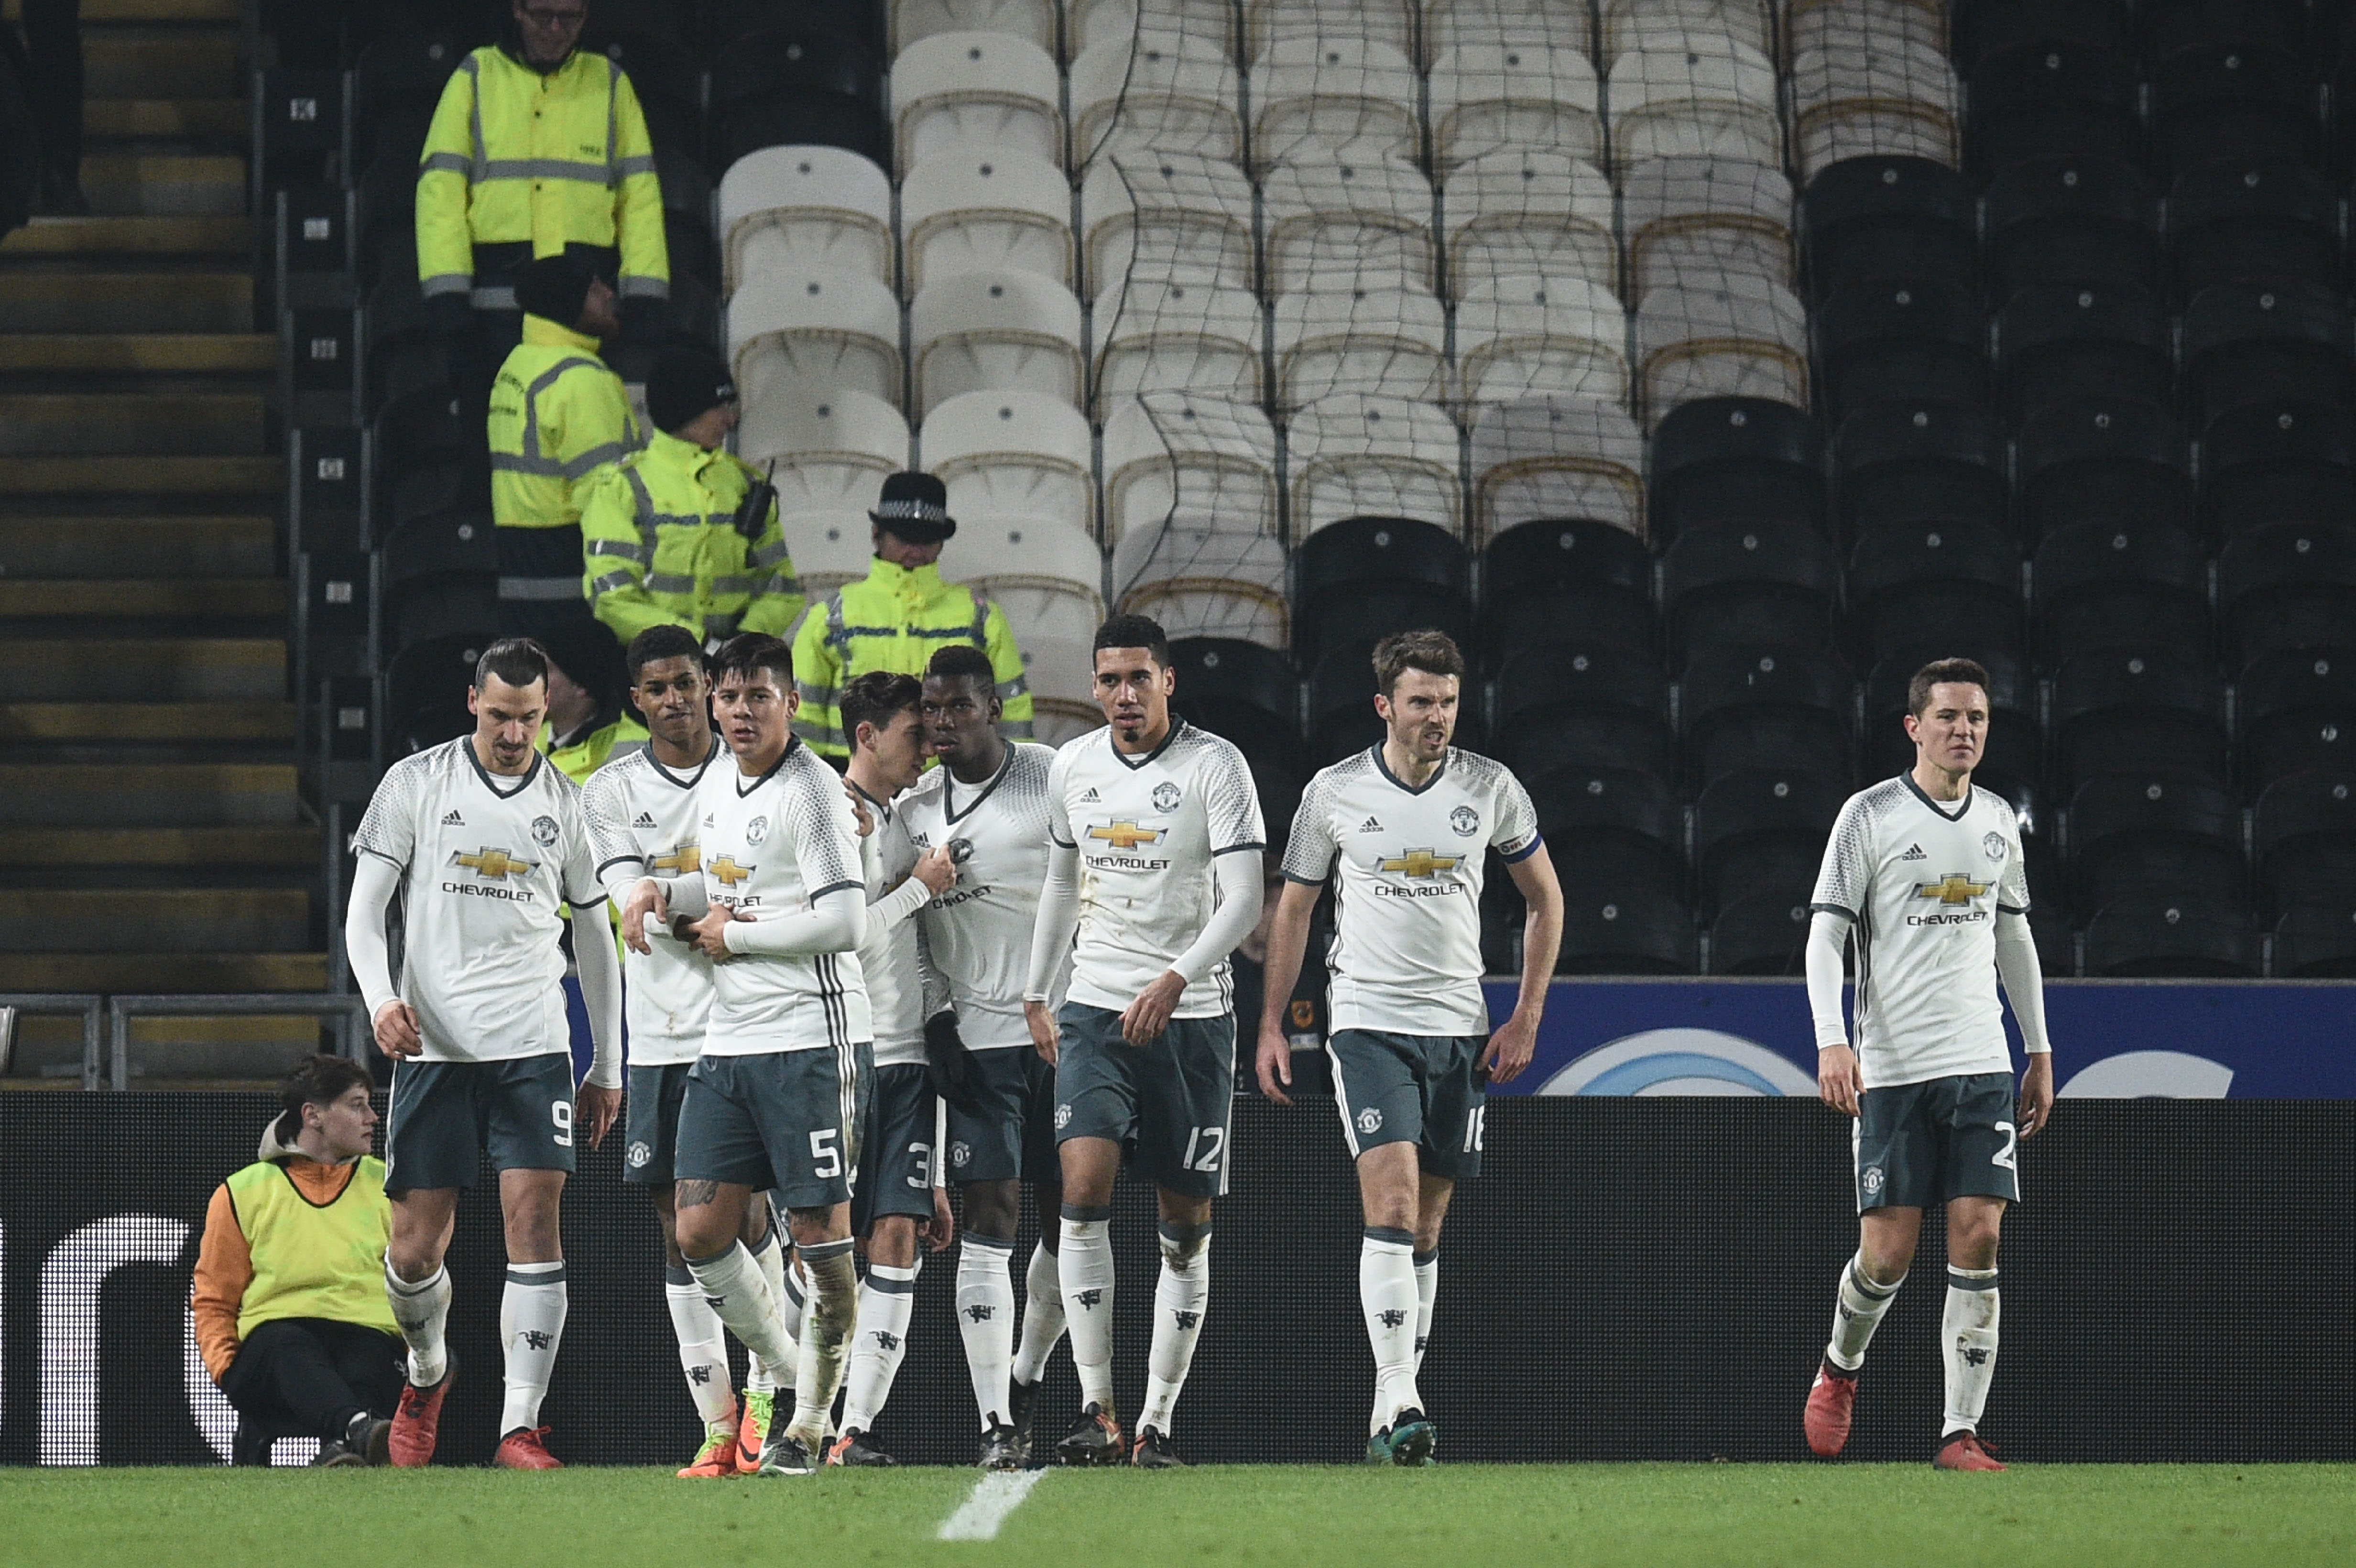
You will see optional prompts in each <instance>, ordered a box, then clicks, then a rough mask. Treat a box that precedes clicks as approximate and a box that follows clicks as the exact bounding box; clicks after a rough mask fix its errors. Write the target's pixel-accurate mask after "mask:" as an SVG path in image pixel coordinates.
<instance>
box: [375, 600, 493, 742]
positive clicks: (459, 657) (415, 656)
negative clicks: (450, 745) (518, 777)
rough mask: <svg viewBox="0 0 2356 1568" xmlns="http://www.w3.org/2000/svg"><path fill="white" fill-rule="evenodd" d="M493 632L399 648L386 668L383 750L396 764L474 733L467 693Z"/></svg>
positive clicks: (434, 639)
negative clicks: (414, 754) (406, 757)
mask: <svg viewBox="0 0 2356 1568" xmlns="http://www.w3.org/2000/svg"><path fill="white" fill-rule="evenodd" d="M491 638H492V632H491V628H490V627H488V626H484V627H480V628H477V629H476V630H474V631H472V632H468V633H463V634H458V635H448V636H440V637H430V638H427V639H426V640H424V641H423V642H417V643H412V644H411V645H408V646H407V647H404V648H402V649H400V650H399V651H398V652H396V653H395V654H394V655H393V656H392V657H391V659H390V660H388V661H387V663H386V665H385V668H384V716H385V750H386V752H387V753H388V754H389V755H391V757H393V758H395V759H396V760H397V759H399V758H401V757H405V756H408V755H410V754H412V752H422V751H423V750H424V749H425V748H426V747H428V746H433V745H438V744H440V743H441V742H442V741H449V740H455V739H456V738H457V737H458V736H460V735H464V734H466V733H468V732H470V731H472V730H473V729H474V728H475V719H474V715H472V714H471V713H469V712H467V711H466V692H467V689H468V688H470V687H471V686H473V685H474V681H475V661H476V660H477V659H479V658H481V657H482V656H483V650H484V649H485V648H486V647H487V646H489V645H490V643H491Z"/></svg>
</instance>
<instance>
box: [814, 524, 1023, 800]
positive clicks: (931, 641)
mask: <svg viewBox="0 0 2356 1568" xmlns="http://www.w3.org/2000/svg"><path fill="white" fill-rule="evenodd" d="M950 643H970V644H972V645H974V646H975V647H978V648H980V650H981V651H982V652H984V653H986V654H988V655H989V656H990V667H991V671H992V672H993V673H994V674H995V675H996V676H997V677H998V698H999V700H1000V701H1001V702H1003V703H1004V704H1005V705H1006V707H1005V711H1004V712H1003V713H1002V714H1001V716H1000V720H999V733H1001V734H1002V735H1004V736H1006V737H1007V738H1008V739H1009V740H1018V741H1027V740H1029V739H1030V738H1031V719H1032V714H1031V688H1030V687H1029V686H1028V685H1027V684H1026V683H1025V682H1024V681H1023V651H1022V650H1021V649H1020V648H1018V647H1016V646H1015V645H1014V633H1013V630H1012V628H1011V627H1009V626H1008V625H1007V624H1006V613H1005V612H1004V611H1002V610H1001V609H1000V608H999V607H998V606H997V605H995V604H993V603H991V602H990V596H989V595H988V594H987V593H985V592H982V591H981V590H980V589H979V588H969V587H966V586H964V585H962V584H958V583H954V582H944V581H941V569H940V568H939V567H937V566H920V567H917V568H916V569H915V570H913V571H911V570H910V569H909V568H907V567H905V566H894V565H893V564H892V563H891V562H890V561H888V560H884V559H883V557H881V556H878V557H876V558H875V561H874V564H873V565H872V566H870V567H869V568H868V571H867V575H866V576H865V577H863V578H862V579H860V580H859V581H856V582H846V583H844V584H843V585H842V586H841V588H840V589H839V590H837V591H836V592H835V593H834V596H833V597H832V598H830V599H829V600H828V601H827V602H826V603H824V604H818V605H812V606H811V608H810V613H809V619H807V620H805V621H804V622H803V623H802V629H801V632H800V634H799V635H797V636H796V637H795V638H794V688H795V689H796V690H797V691H798V692H799V693H800V694H801V709H800V711H799V712H798V713H796V714H795V715H794V733H795V734H797V735H798V736H800V737H801V738H802V741H804V743H806V744H807V745H809V747H810V749H811V750H813V751H815V752H819V754H821V755H823V756H830V757H848V756H850V755H851V742H850V741H849V739H848V738H847V737H846V736H845V735H844V734H843V732H842V709H841V703H842V688H844V687H845V686H847V685H849V684H850V683H851V681H852V680H853V679H855V678H856V677H860V676H862V675H865V674H867V673H868V672H869V671H870V670H878V669H881V670H890V671H893V672H894V673H895V674H900V675H913V676H916V677H918V678H920V679H921V678H922V677H923V676H924V673H925V667H926V665H927V664H930V663H931V662H932V657H933V653H934V650H936V649H937V648H940V647H943V646H945V645H948V644H950Z"/></svg>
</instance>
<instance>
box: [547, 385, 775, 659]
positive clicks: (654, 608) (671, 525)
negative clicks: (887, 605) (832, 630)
mask: <svg viewBox="0 0 2356 1568" xmlns="http://www.w3.org/2000/svg"><path fill="white" fill-rule="evenodd" d="M758 477H759V475H756V474H755V473H754V471H753V470H752V469H751V468H749V467H747V466H746V465H745V464H744V463H743V462H742V461H740V460H739V459H738V458H736V457H735V456H734V455H733V454H732V453H728V452H726V451H724V450H722V449H719V448H713V449H712V450H709V451H707V450H705V449H704V448H702V447H701V446H698V445H696V444H695V443H693V442H691V441H681V440H680V438H679V437H677V436H675V435H672V434H669V432H664V431H657V432H654V434H652V435H651V436H649V437H648V439H647V444H646V447H645V449H644V450H643V451H640V452H637V453H632V454H631V455H630V456H629V457H626V458H625V459H624V460H623V461H622V462H621V463H619V464H616V466H615V467H613V468H611V469H608V470H607V471H606V472H605V473H603V474H600V475H597V477H596V478H595V479H594V480H593V481H592V482H591V483H590V485H589V486H588V487H587V490H586V493H585V494H584V497H583V500H582V504H581V549H582V560H583V565H584V571H583V588H584V592H586V593H587V594H588V596H589V608H590V610H591V612H592V613H594V614H595V615H596V617H597V619H599V620H600V621H603V622H604V623H605V624H606V625H608V626H611V627H612V628H613V629H614V635H616V637H619V638H620V639H621V640H622V641H623V642H624V643H628V642H629V640H630V639H631V638H633V637H635V636H637V635H638V634H639V633H640V632H643V631H645V630H646V629H647V628H648V626H684V627H686V628H687V629H688V630H689V631H691V632H692V633H694V634H695V635H696V636H697V637H699V638H702V639H705V640H709V639H711V638H712V637H726V636H733V635H734V634H736V633H738V632H766V633H767V634H768V635H770V636H773V637H782V636H784V635H786V633H787V631H788V630H789V629H790V628H791V627H792V625H793V624H794V617H795V616H797V615H798V614H800V613H802V585H801V582H800V581H799V580H798V579H797V578H796V577H795V576H794V563H793V559H792V557H791V556H790V555H788V554H787V550H786V535H785V529H784V527H783V526H782V525H781V524H780V523H779V521H778V519H777V507H776V501H774V500H772V501H771V502H770V503H769V515H768V517H766V518H765V519H763V521H762V525H761V533H760V537H759V538H758V539H754V540H751V541H749V542H748V541H747V540H746V539H745V538H744V535H743V534H741V533H739V532H737V531H736V524H735V519H736V508H737V507H738V505H739V504H741V503H742V502H743V501H744V493H745V491H747V490H748V489H750V488H751V487H752V486H753V485H754V484H755V481H756V480H757V479H758Z"/></svg>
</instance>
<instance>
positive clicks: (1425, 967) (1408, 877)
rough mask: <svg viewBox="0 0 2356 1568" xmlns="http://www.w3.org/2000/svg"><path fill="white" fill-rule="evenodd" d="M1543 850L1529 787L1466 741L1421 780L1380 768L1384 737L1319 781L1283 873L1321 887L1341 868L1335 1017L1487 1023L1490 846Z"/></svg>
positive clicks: (1459, 1030)
mask: <svg viewBox="0 0 2356 1568" xmlns="http://www.w3.org/2000/svg"><path fill="white" fill-rule="evenodd" d="M1537 847H1538V823H1537V811H1536V810H1535V809H1533V808H1532V806H1531V805H1530V796H1529V792H1528V791H1527V790H1525V789H1524V788H1523V787H1522V785H1521V781H1519V780H1518V779H1516V778H1515V777H1514V775H1513V774H1512V773H1509V772H1507V771H1506V769H1505V764H1504V763H1496V762H1492V761H1491V760H1490V759H1488V758H1487V757H1481V756H1475V755H1474V754H1472V752H1460V751H1457V750H1455V749H1454V748H1452V747H1451V748H1450V750H1449V752H1448V755H1447V756H1446V757H1445V758H1443V759H1442V760H1441V762H1440V771H1439V772H1438V773H1435V774H1433V775H1432V777H1431V779H1430V781H1429V782H1428V783H1426V784H1424V785H1423V787H1422V788H1420V789H1409V788H1408V786H1407V785H1406V784H1401V783H1400V782H1399V781H1398V778H1397V777H1396V776H1395V775H1394V774H1393V773H1391V771H1390V769H1389V768H1388V767H1387V766H1385V765H1384V763H1383V753H1382V748H1381V747H1380V746H1373V747H1369V748H1368V749H1367V750H1365V751H1363V752H1359V753H1358V754H1357V755H1356V756H1355V757H1349V758H1345V759H1344V760H1343V761H1341V762H1338V763H1334V764H1333V766H1332V767H1330V768H1327V769H1325V770H1323V772H1321V773H1318V774H1317V776H1316V777H1315V778H1312V779H1311V780H1310V781H1309V787H1308V788H1307V789H1305V790H1303V791H1302V792H1301V809H1300V810H1299V811H1298V812H1297V813H1295V815H1294V816H1293V818H1292V840H1291V842H1290V844H1288V845H1287V846H1286V847H1285V851H1284V875H1285V877H1286V878H1287V879H1288V880H1291V881H1296V882H1303V883H1306V884H1308V885H1310V886H1312V887H1314V886H1316V885H1317V884H1319V883H1321V882H1323V881H1324V880H1326V878H1327V877H1329V876H1330V877H1332V878H1333V912H1334V933H1333V946H1332V947H1331V949H1330V950H1329V951H1328V952H1327V954H1326V965H1327V967H1328V968H1329V969H1330V970H1331V971H1332V973H1333V985H1332V987H1331V988H1330V989H1329V991H1328V993H1327V995H1328V998H1329V1003H1330V1006H1331V1008H1332V1011H1333V1028H1335V1029H1387V1030H1389V1031H1391V1032H1394V1033H1398V1034H1419V1035H1471V1034H1486V1033H1488V1031H1489V1004H1488V999H1487V998H1486V997H1484V996H1483V994H1482V991H1481V974H1482V963H1481V880H1482V871H1483V862H1484V860H1485V859H1486V857H1485V855H1484V853H1483V852H1484V851H1485V850H1488V849H1490V848H1494V849H1495V850H1496V851H1497V853H1498V854H1499V855H1501V856H1503V857H1504V858H1505V859H1506V860H1509V861H1512V860H1519V859H1522V858H1523V857H1525V856H1526V855H1529V854H1530V853H1532V852H1533V851H1535V850H1536V849H1537ZM1247 1021H1248V1022H1252V1021H1254V1020H1247Z"/></svg>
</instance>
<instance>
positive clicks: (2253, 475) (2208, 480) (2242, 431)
mask: <svg viewBox="0 0 2356 1568" xmlns="http://www.w3.org/2000/svg"><path fill="white" fill-rule="evenodd" d="M2350 516H2356V420H2351V417H2350V415H2349V412H2348V411H2346V410H2344V409H2338V408H2332V407H2329V406H2328V405H2325V404H2321V403H2314V402H2301V401H2297V400H2266V401H2262V402H2254V403H2244V404H2243V405H2242V406H2241V407H2239V408H2235V409H2232V410H2228V411H2226V412H2224V413H2222V414H2221V415H2219V416H2218V417H2217V419H2216V420H2214V421H2211V423H2210V425H2209V426H2208V427H2207V429H2205V430H2204V431H2203V432H2201V521H2202V523H2203V525H2204V526H2205V527H2206V528H2208V530H2209V532H2210V533H2211V535H2212V536H2222V537H2224V538H2227V539H2230V538H2232V537H2233V536H2234V535H2236V534H2240V533H2244V532H2247V531H2249V530H2251V529H2254V528H2263V527H2265V525H2266V524H2268V523H2272V522H2275V521H2277V520H2279V519H2283V518H2289V519H2293V520H2297V519H2303V518H2310V517H2312V518H2325V519H2328V518H2337V517H2350Z"/></svg>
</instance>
